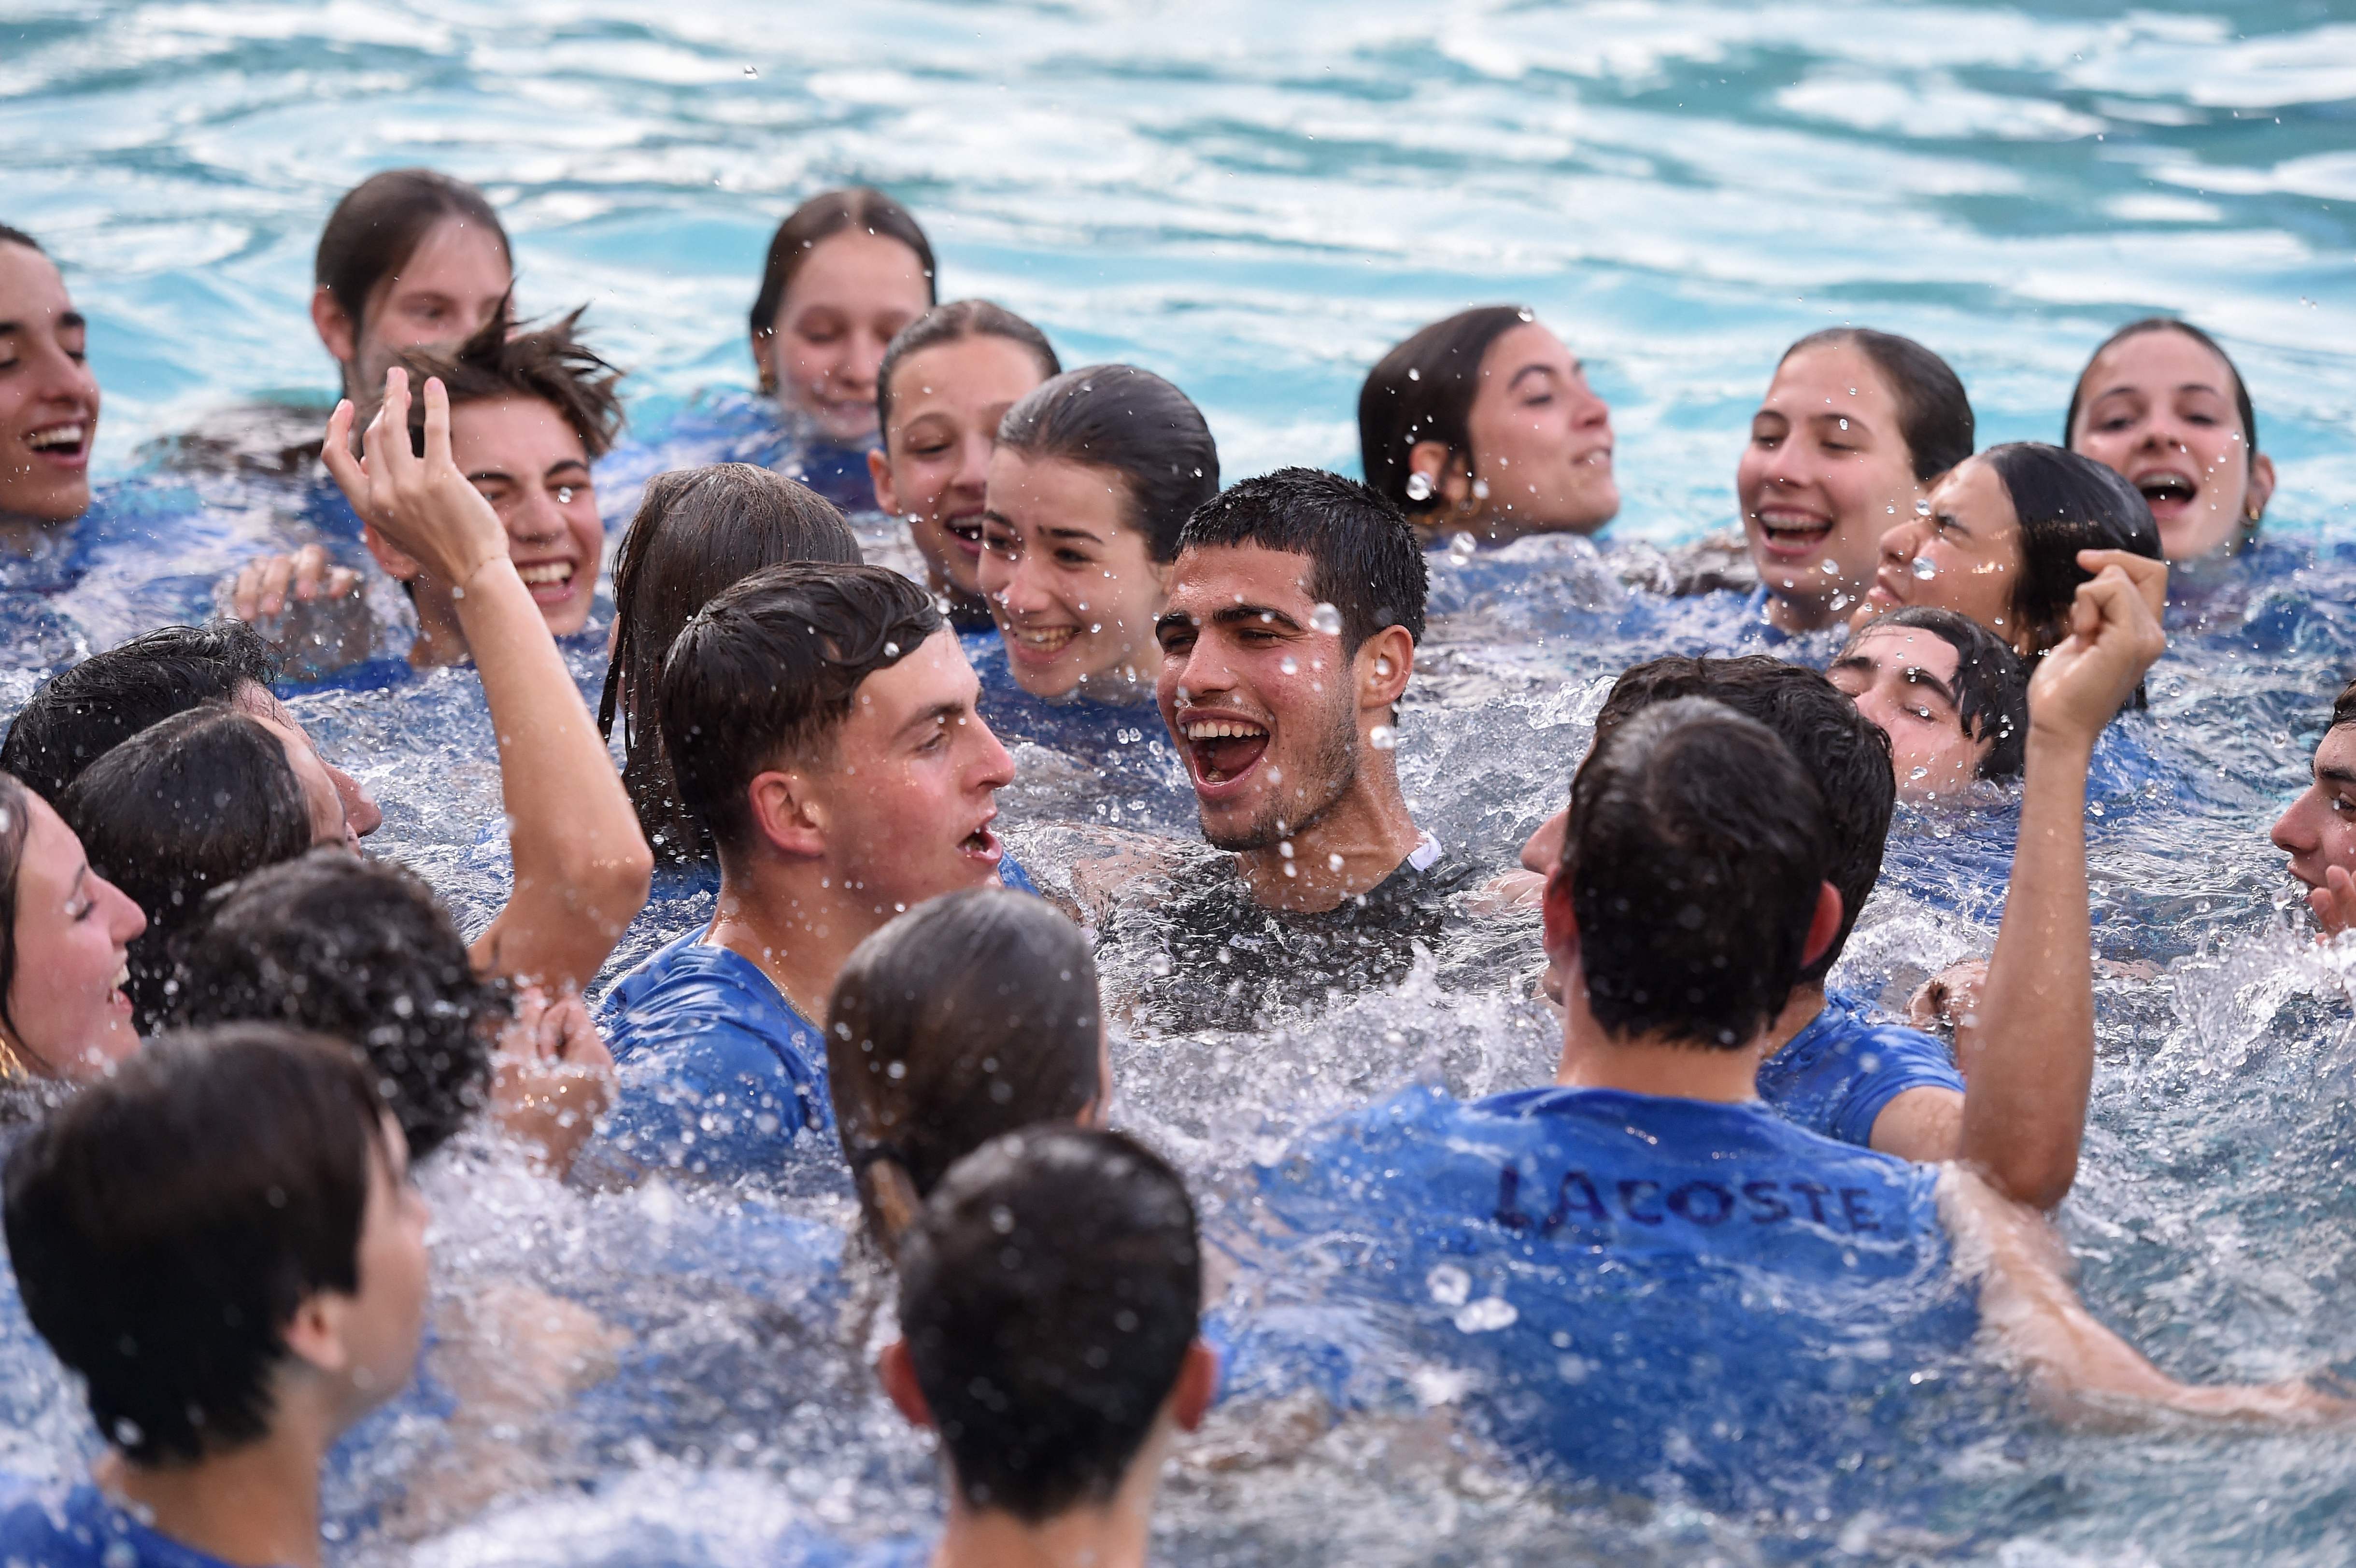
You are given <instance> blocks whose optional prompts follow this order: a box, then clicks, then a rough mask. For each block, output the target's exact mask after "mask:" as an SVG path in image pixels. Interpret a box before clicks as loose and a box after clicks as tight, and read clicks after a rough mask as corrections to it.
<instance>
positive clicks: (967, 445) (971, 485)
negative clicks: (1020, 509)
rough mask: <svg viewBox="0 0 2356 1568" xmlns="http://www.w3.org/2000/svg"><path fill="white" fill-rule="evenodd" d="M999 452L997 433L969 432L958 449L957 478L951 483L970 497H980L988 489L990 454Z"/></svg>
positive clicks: (985, 431)
mask: <svg viewBox="0 0 2356 1568" xmlns="http://www.w3.org/2000/svg"><path fill="white" fill-rule="evenodd" d="M996 450H998V437H997V432H995V431H987V430H975V431H968V432H966V438H965V440H964V442H963V443H960V444H959V446H958V471H957V477H956V478H954V479H952V480H950V481H949V483H950V484H951V485H953V486H954V487H955V488H957V489H958V490H960V491H963V492H964V493H965V494H967V495H969V496H980V494H981V493H982V492H983V490H984V489H985V488H987V487H988V483H989V479H990V454H991V453H992V452H995V451H996Z"/></svg>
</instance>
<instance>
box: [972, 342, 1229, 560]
mask: <svg viewBox="0 0 2356 1568" xmlns="http://www.w3.org/2000/svg"><path fill="white" fill-rule="evenodd" d="M998 444H999V445H1000V446H1001V447H1004V448H1006V449H1007V450H1008V451H1011V452H1016V453H1021V454H1022V455H1023V456H1024V457H1026V458H1030V459H1032V460H1033V461H1034V462H1036V461H1039V460H1042V459H1044V458H1050V457H1057V458H1062V459H1063V460H1064V461H1066V462H1067V463H1078V464H1087V465H1088V466H1090V467H1095V468H1108V469H1111V470H1112V471H1113V472H1114V473H1116V474H1118V475H1120V476H1121V479H1122V481H1123V483H1124V485H1125V486H1126V489H1127V492H1128V499H1129V507H1128V512H1129V522H1130V526H1131V527H1132V528H1136V529H1137V530H1138V532H1140V533H1141V534H1143V535H1144V536H1145V541H1146V549H1147V552H1148V553H1149V554H1151V556H1152V557H1153V559H1154V560H1170V559H1171V558H1172V557H1173V556H1175V555H1176V554H1177V553H1178V534H1179V530H1180V529H1181V528H1184V527H1185V525H1186V519H1187V517H1189V516H1190V515H1192V514H1193V512H1194V508H1195V507H1199V506H1201V505H1202V504H1203V503H1204V502H1205V501H1207V500H1209V499H1210V498H1211V497H1212V496H1215V495H1217V494H1218V493H1219V451H1218V447H1217V446H1216V445H1215V443H1213V442H1212V440H1211V427H1210V426H1209V425H1208V424H1206V423H1205V422H1204V420H1203V412H1202V411H1201V410H1200V409H1197V408H1196V407H1195V406H1194V402H1193V401H1192V400H1190V399H1188V397H1187V396H1186V394H1185V393H1183V392H1182V391H1180V390H1179V389H1177V388H1175V387H1173V386H1172V385H1171V384H1170V383H1169V382H1167V381H1165V380H1163V379H1162V378H1161V377H1159V376H1157V375H1155V374H1154V373H1153V372H1152V371H1151V370H1141V369H1139V368H1137V367H1136V366H1134V365H1090V366H1087V367H1085V368H1081V369H1077V370H1066V371H1065V372H1064V373H1063V374H1062V375H1060V376H1057V377H1055V379H1052V380H1050V381H1048V382H1047V383H1046V384H1045V385H1044V386H1041V387H1037V388H1034V389H1033V390H1032V391H1031V392H1030V393H1029V394H1028V395H1026V396H1025V397H1024V398H1023V400H1022V401H1021V402H1019V403H1016V404H1015V405H1014V406H1013V407H1012V408H1011V409H1009V410H1007V411H1006V417H1005V418H1004V419H1003V420H1001V421H999V426H998Z"/></svg>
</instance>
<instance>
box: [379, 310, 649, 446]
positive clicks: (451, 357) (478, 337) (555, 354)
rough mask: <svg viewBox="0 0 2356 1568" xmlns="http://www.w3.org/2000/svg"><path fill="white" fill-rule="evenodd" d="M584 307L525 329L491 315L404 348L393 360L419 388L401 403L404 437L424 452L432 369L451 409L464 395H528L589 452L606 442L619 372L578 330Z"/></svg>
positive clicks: (616, 406) (612, 431)
mask: <svg viewBox="0 0 2356 1568" xmlns="http://www.w3.org/2000/svg"><path fill="white" fill-rule="evenodd" d="M588 308H589V307H588V306H587V305H583V306H582V307H581V309H580V310H576V311H574V312H573V313H572V314H571V315H565V316H561V317H559V318H558V319H557V320H556V321H554V322H553V323H552V324H551V325H547V326H542V327H536V328H533V329H530V330H529V331H526V330H521V329H519V328H518V327H517V326H516V325H514V324H513V323H512V322H510V321H508V320H506V319H503V318H494V319H493V320H491V321H490V322H488V323H487V324H486V325H484V327H483V329H482V330H481V331H479V332H477V333H476V334H475V335H474V336H472V337H469V338H468V339H466V342H464V343H462V344H460V345H459V346H458V347H457V348H456V349H455V350H453V351H451V352H449V353H435V352H432V351H427V352H422V353H416V354H405V355H403V356H402V357H401V358H400V360H399V361H398V363H400V365H401V366H402V368H404V369H406V370H407V371H408V372H409V384H410V385H411V386H412V388H415V389H417V390H418V392H419V393H420V395H419V396H417V397H414V398H412V399H411V400H410V403H409V443H410V446H411V448H412V450H413V451H415V452H416V453H417V454H418V455H419V456H421V457H422V456H423V455H424V453H425V399H424V397H423V390H424V387H425V380H426V378H427V377H429V376H434V377H439V378H440V379H441V381H442V386H443V389H444V390H445V391H447V392H448V393H449V394H450V407H451V409H452V411H453V412H454V413H455V411H456V410H458V409H462V408H464V407H466V405H467V404H468V403H480V402H490V401H494V400H498V399H502V398H533V399H537V400H540V401H541V402H543V403H546V404H547V405H548V406H549V407H550V408H552V409H554V410H555V411H556V412H557V415H558V417H559V418H561V419H562V420H563V421H564V422H565V423H566V424H567V425H569V426H571V427H572V430H573V434H575V435H577V436H579V437H580V438H581V445H582V448H583V449H584V451H585V452H587V453H588V454H589V456H590V458H591V459H592V460H594V459H596V458H600V457H603V456H605V453H607V452H609V451H611V450H612V449H613V445H614V438H615V437H616V436H617V435H619V434H620V433H621V430H622V395H621V393H620V392H619V391H618V390H617V388H618V386H619V384H620V382H621V379H622V373H621V372H620V371H619V370H616V368H614V367H613V366H611V365H609V364H607V363H606V362H605V360H603V359H601V358H599V357H597V356H596V355H595V354H594V353H593V352H592V351H591V350H590V348H589V346H588V345H587V344H584V343H583V342H582V341H581V339H580V336H579V332H580V326H581V316H582V313H583V312H584V311H586V310H587V309H588Z"/></svg>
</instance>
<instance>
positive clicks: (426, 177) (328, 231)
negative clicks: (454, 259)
mask: <svg viewBox="0 0 2356 1568" xmlns="http://www.w3.org/2000/svg"><path fill="white" fill-rule="evenodd" d="M443 219H456V220H457V221H458V222H459V223H461V224H472V225H475V226H477V227H478V228H482V229H488V230H489V231H490V233H491V236H492V238H494V239H496V240H498V242H499V254H500V255H502V256H504V257H506V258H507V262H508V272H509V276H513V274H514V272H515V247H514V246H513V245H510V244H509V242H508V231H507V229H506V228H505V227H504V226H503V225H501V223H500V222H499V215H498V213H497V212H495V211H493V210H492V208H491V204H490V201H489V199H488V198H487V197H485V196H484V195H483V193H482V192H481V191H479V190H477V189H476V188H475V187H473V186H470V185H468V184H467V183H466V181H465V180H461V179H453V178H452V177H451V176H448V175H445V174H443V173H440V172H439V171H437V170H434V169H386V170H384V171H383V172H382V173H380V174H373V175H370V176H369V177H368V178H366V179H364V180H362V181H360V183H359V184H358V185H356V186H354V187H352V188H351V189H349V190H348V191H346V192H345V193H344V197H343V199H342V200H341V201H338V202H337V203H336V209H335V211H333V212H331V213H329V214H328V215H327V227H326V228H325V229H321V230H320V231H319V249H318V252H317V255H316V257H315V258H314V260H313V262H312V277H313V279H314V281H315V282H316V283H318V284H319V285H320V286H321V287H324V288H325V289H326V290H327V293H329V294H331V295H333V296H334V298H335V301H336V304H337V305H339V306H341V307H342V309H343V312H344V314H345V315H348V316H350V317H351V318H352V337H353V340H354V341H355V342H357V341H358V340H359V335H360V332H361V329H362V327H363V325H364V324H365V319H366V316H367V314H368V305H369V296H370V295H372V294H374V293H376V290H377V285H378V284H380V283H383V282H384V281H385V280H386V279H387V278H390V277H392V276H394V275H395V274H397V273H398V272H400V271H401V270H402V268H403V267H406V266H407V265H409V259H410V258H411V257H412V256H414V255H416V254H417V248H418V246H420V245H422V244H423V243H424V242H425V237H426V235H428V234H430V233H432V232H433V230H434V226H435V225H436V224H438V223H440V222H441V221H442V220H443ZM499 314H500V315H501V316H505V315H506V314H507V313H506V312H504V311H502V312H500V313H499ZM494 325H498V327H499V328H500V330H502V331H504V330H505V328H506V323H505V322H504V321H503V320H502V321H499V322H497V323H495V324H494Z"/></svg>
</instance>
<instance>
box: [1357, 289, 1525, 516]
mask: <svg viewBox="0 0 2356 1568" xmlns="http://www.w3.org/2000/svg"><path fill="white" fill-rule="evenodd" d="M1536 320H1537V313H1535V312H1533V311H1532V310H1530V309H1529V308H1528V307H1527V306H1526V305H1517V304H1492V305H1482V306H1479V307H1478V308H1476V309H1473V310H1467V311H1459V312H1458V313H1457V314H1456V315H1451V316H1450V317H1448V318H1447V319H1446V320H1445V321H1435V322H1433V323H1432V324H1431V325H1429V326H1427V327H1424V328H1423V329H1422V330H1420V331H1419V332H1417V333H1416V334H1415V335H1414V336H1411V337H1409V338H1408V339H1407V341H1405V342H1404V343H1401V344H1399V345H1398V347H1395V348H1393V349H1392V350H1391V351H1390V352H1389V353H1387V354H1386V355H1384V356H1383V357H1381V358H1380V359H1378V360H1376V362H1375V368H1373V369H1372V370H1369V371H1367V372H1366V379H1365V385H1363V386H1362V387H1360V388H1359V389H1358V458H1359V464H1360V465H1361V467H1362V468H1363V469H1364V470H1365V475H1366V484H1367V485H1369V486H1371V487H1372V488H1373V489H1374V490H1375V491H1376V494H1378V495H1380V496H1384V497H1385V498H1386V499H1387V500H1388V501H1389V502H1390V503H1391V505H1392V506H1394V507H1399V508H1400V509H1402V510H1403V511H1405V512H1407V513H1408V514H1409V515H1414V514H1416V513H1419V512H1427V511H1430V510H1432V509H1433V508H1435V507H1438V506H1439V505H1440V495H1439V492H1437V491H1436V490H1435V491H1431V492H1428V493H1427V494H1425V495H1423V496H1416V495H1414V494H1413V493H1411V492H1410V491H1409V490H1408V474H1409V472H1410V470H1409V468H1408V453H1411V452H1413V451H1414V450H1415V447H1416V443H1419V442H1425V441H1436V442H1439V443H1442V444H1443V445H1445V446H1446V447H1447V448H1448V449H1449V450H1450V451H1451V452H1453V453H1461V454H1462V455H1463V456H1464V457H1465V458H1466V459H1467V460H1468V461H1469V460H1470V458H1471V456H1472V423H1471V420H1472V400H1473V399H1474V397H1476V396H1477V395H1478V394H1479V392H1480V390H1481V361H1482V359H1483V357H1486V356H1487V354H1488V352H1489V346H1490V345H1491V344H1493V343H1494V342H1496V341H1497V339H1499V338H1500V337H1503V336H1505V334H1507V333H1508V332H1511V331H1512V330H1513V329H1514V328H1515V327H1517V326H1521V325H1526V324H1527V323H1529V322H1533V321H1536Z"/></svg>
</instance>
